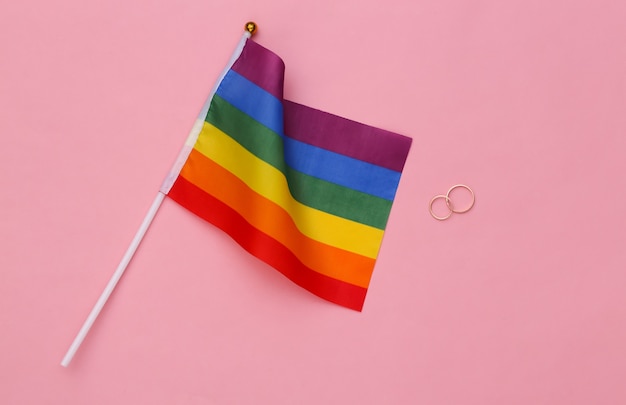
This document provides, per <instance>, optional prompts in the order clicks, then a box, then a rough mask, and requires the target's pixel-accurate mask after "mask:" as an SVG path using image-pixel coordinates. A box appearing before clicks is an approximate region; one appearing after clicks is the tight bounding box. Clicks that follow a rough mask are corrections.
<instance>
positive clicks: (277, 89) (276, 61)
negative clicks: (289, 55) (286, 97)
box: [231, 39, 285, 101]
mask: <svg viewBox="0 0 626 405" xmlns="http://www.w3.org/2000/svg"><path fill="white" fill-rule="evenodd" d="M231 69H232V70H234V71H235V72H237V73H239V74H240V75H242V76H243V77H245V78H246V79H248V80H250V81H251V82H253V83H254V84H256V85H257V86H259V87H261V88H262V89H263V90H265V91H267V92H268V93H270V94H272V95H273V96H274V97H276V98H277V99H279V100H281V101H282V99H283V80H284V78H285V63H284V62H283V61H282V59H280V58H279V57H278V55H276V54H275V53H274V52H272V51H270V50H269V49H266V48H263V47H262V46H261V45H259V44H257V43H256V42H254V41H252V40H251V39H248V41H246V46H244V48H243V51H241V55H240V56H239V58H238V59H237V61H235V63H234V64H233V67H232V68H231Z"/></svg>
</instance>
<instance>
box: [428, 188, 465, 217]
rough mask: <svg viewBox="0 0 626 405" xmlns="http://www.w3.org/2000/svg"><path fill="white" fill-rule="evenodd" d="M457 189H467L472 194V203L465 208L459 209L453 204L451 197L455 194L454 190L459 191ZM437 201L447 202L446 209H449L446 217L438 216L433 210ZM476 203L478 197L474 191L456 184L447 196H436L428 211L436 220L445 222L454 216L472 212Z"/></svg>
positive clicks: (431, 201)
mask: <svg viewBox="0 0 626 405" xmlns="http://www.w3.org/2000/svg"><path fill="white" fill-rule="evenodd" d="M457 189H465V190H467V191H469V193H470V194H471V201H470V202H469V204H468V205H466V206H465V207H464V208H459V207H458V206H456V205H455V204H454V203H453V202H452V198H451V195H452V193H453V192H454V190H457ZM437 200H444V201H445V203H446V207H447V209H448V212H447V213H446V214H445V215H437V214H436V213H435V211H434V209H433V204H435V202H436V201H437ZM475 202H476V196H475V195H474V191H473V190H472V189H471V188H469V187H468V186H466V185H465V184H456V185H454V186H452V187H450V189H449V190H448V192H447V193H446V194H445V195H444V194H439V195H436V196H434V197H433V198H432V200H430V203H429V204H428V211H430V215H432V217H433V218H435V219H436V220H438V221H445V220H446V219H448V218H450V217H451V216H452V214H463V213H464V212H467V211H469V210H471V209H472V207H473V206H474V203H475Z"/></svg>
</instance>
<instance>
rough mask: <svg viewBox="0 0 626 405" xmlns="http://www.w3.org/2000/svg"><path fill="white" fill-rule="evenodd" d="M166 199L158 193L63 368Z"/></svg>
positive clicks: (73, 344)
mask: <svg viewBox="0 0 626 405" xmlns="http://www.w3.org/2000/svg"><path fill="white" fill-rule="evenodd" d="M164 198H165V194H163V193H161V192H158V193H157V196H156V198H155V199H154V201H153V202H152V205H151V206H150V209H149V210H148V213H147V214H146V217H145V218H144V219H143V222H142V223H141V226H140V227H139V229H138V230H137V233H136V234H135V237H134V238H133V240H132V242H130V246H128V249H127V250H126V254H124V257H122V261H120V264H119V265H118V266H117V269H115V273H113V276H111V279H110V280H109V283H108V284H107V285H106V287H105V288H104V291H102V294H101V295H100V298H98V301H97V302H96V305H94V307H93V309H92V310H91V312H90V313H89V316H87V319H86V320H85V323H84V324H83V326H82V328H80V331H79V332H78V335H76V337H75V338H74V341H73V342H72V345H71V346H70V348H69V349H68V351H67V353H66V354H65V357H63V360H62V361H61V365H62V366H63V367H67V366H68V365H69V364H70V362H71V361H72V358H73V357H74V355H75V354H76V351H77V350H78V348H79V347H80V345H81V343H83V340H84V339H85V337H86V336H87V333H88V332H89V329H91V327H92V326H93V323H94V322H95V321H96V318H97V317H98V315H99V314H100V311H101V310H102V307H104V304H105V303H106V302H107V300H108V299H109V296H110V295H111V293H112V292H113V289H114V288H115V286H116V285H117V282H118V281H119V280H120V278H121V277H122V275H123V274H124V270H126V267H128V263H130V259H132V258H133V255H134V254H135V251H136V250H137V247H139V244H140V243H141V240H142V239H143V237H144V235H145V234H146V231H147V230H148V227H149V226H150V224H151V223H152V220H153V219H154V216H155V215H156V213H157V211H158V210H159V207H160V206H161V203H162V202H163V199H164Z"/></svg>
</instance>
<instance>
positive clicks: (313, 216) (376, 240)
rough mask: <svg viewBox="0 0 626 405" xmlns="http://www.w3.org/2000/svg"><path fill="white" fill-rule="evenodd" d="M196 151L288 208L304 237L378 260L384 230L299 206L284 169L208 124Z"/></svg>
mask: <svg viewBox="0 0 626 405" xmlns="http://www.w3.org/2000/svg"><path fill="white" fill-rule="evenodd" d="M194 149H196V150H197V151H198V152H200V153H201V154H203V155H204V156H206V157H207V158H209V159H211V160H213V161H214V162H216V163H217V164H219V165H220V166H222V167H224V168H225V169H226V170H228V171H230V172H231V173H233V174H234V175H235V176H237V177H239V178H240V179H241V180H242V181H244V182H245V183H246V184H247V185H248V186H249V187H250V188H251V189H253V190H254V191H255V192H257V193H258V194H260V195H262V196H264V197H265V198H267V199H269V200H272V201H273V202H274V203H276V204H277V205H279V206H280V207H282V208H283V209H285V210H286V211H287V212H288V213H289V215H291V217H292V218H293V220H294V222H295V224H296V226H297V227H298V229H299V230H300V232H302V233H303V234H304V235H306V236H308V237H310V238H311V239H315V240H317V241H319V242H322V243H325V244H327V245H331V246H335V247H338V248H340V249H344V250H347V251H349V252H354V253H357V254H360V255H363V256H367V257H370V258H373V259H375V258H376V257H377V255H378V250H379V249H380V243H381V241H382V237H383V231H382V230H380V229H377V228H374V227H371V226H368V225H364V224H361V223H358V222H354V221H350V220H348V219H345V218H341V217H338V216H335V215H332V214H328V213H326V212H323V211H320V210H317V209H315V208H311V207H309V206H307V205H304V204H301V203H299V202H298V201H296V200H295V199H294V198H293V197H292V195H291V193H290V192H289V187H288V184H287V179H286V178H285V176H284V174H283V173H282V172H281V171H280V170H278V169H276V168H275V167H273V166H271V165H270V164H268V163H266V162H265V161H263V160H261V159H259V158H257V157H256V156H254V155H253V154H252V153H250V152H249V151H248V150H246V149H245V148H244V147H242V146H241V145H240V144H239V143H237V142H236V141H235V140H233V139H232V138H231V137H230V136H228V135H227V134H225V133H224V132H222V131H220V130H219V129H217V128H216V127H214V126H213V125H211V124H209V123H207V122H205V123H204V127H203V128H202V132H201V133H200V135H199V136H198V140H197V142H196V145H195V146H194ZM337 264H338V265H339V266H341V263H337Z"/></svg>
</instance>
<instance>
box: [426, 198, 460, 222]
mask: <svg viewBox="0 0 626 405" xmlns="http://www.w3.org/2000/svg"><path fill="white" fill-rule="evenodd" d="M440 198H443V199H444V200H446V206H447V207H448V209H449V210H450V212H448V215H446V216H443V217H440V216H437V214H435V212H434V211H433V204H434V203H435V201H437V200H438V199H440ZM428 211H430V215H432V217H433V218H435V219H436V220H438V221H445V220H446V219H448V218H450V215H452V213H453V212H454V211H452V209H451V208H450V197H448V196H447V195H436V196H434V197H433V199H432V200H430V203H429V204H428Z"/></svg>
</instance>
